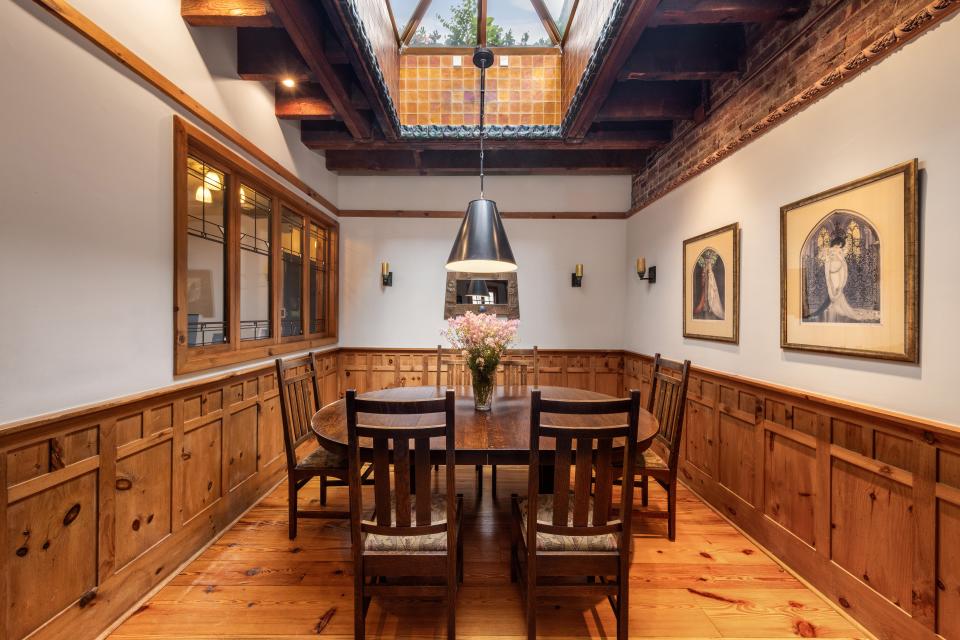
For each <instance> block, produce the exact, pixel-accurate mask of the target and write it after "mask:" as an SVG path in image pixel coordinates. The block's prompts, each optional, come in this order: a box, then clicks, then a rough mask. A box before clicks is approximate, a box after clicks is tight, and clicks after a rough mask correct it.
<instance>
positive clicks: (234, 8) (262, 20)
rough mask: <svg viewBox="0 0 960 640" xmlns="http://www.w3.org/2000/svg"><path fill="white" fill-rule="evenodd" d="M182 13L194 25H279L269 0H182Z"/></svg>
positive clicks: (188, 22) (185, 19)
mask: <svg viewBox="0 0 960 640" xmlns="http://www.w3.org/2000/svg"><path fill="white" fill-rule="evenodd" d="M180 15H181V16H182V17H183V19H184V21H185V22H186V23H187V24H189V25H190V26H192V27H277V26H280V24H279V22H278V20H277V17H276V16H275V15H274V14H273V11H272V10H271V9H270V3H269V2H267V0H180Z"/></svg>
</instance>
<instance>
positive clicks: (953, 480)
mask: <svg viewBox="0 0 960 640" xmlns="http://www.w3.org/2000/svg"><path fill="white" fill-rule="evenodd" d="M938 453H939V456H938V458H939V459H938V464H937V468H938V475H937V480H938V481H939V482H942V483H944V484H946V485H948V486H951V487H954V488H955V489H960V453H955V452H953V451H944V450H943V449H941V450H940V451H939V452H938Z"/></svg>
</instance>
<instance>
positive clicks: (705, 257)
mask: <svg viewBox="0 0 960 640" xmlns="http://www.w3.org/2000/svg"><path fill="white" fill-rule="evenodd" d="M724 272H725V268H724V264H723V258H721V257H720V255H719V254H718V253H717V252H716V250H714V249H712V248H707V249H704V250H703V252H702V253H701V254H700V255H699V256H698V257H697V262H696V264H695V265H694V267H693V300H694V307H693V317H694V319H696V320H723V318H724V308H723V300H724V298H723V293H724V288H725V284H724Z"/></svg>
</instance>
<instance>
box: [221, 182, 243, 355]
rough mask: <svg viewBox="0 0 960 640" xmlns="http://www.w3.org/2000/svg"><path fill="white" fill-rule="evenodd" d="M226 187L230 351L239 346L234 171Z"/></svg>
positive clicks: (237, 184)
mask: <svg viewBox="0 0 960 640" xmlns="http://www.w3.org/2000/svg"><path fill="white" fill-rule="evenodd" d="M226 182H227V185H226V188H227V214H226V221H227V234H226V236H227V237H226V238H225V241H226V243H227V265H226V267H227V269H226V271H227V282H226V285H225V286H226V298H227V301H226V303H227V341H228V342H229V343H230V351H236V350H237V349H239V348H240V207H239V206H238V202H239V199H240V198H239V193H240V180H239V178H238V176H237V174H236V173H232V172H231V173H228V174H226Z"/></svg>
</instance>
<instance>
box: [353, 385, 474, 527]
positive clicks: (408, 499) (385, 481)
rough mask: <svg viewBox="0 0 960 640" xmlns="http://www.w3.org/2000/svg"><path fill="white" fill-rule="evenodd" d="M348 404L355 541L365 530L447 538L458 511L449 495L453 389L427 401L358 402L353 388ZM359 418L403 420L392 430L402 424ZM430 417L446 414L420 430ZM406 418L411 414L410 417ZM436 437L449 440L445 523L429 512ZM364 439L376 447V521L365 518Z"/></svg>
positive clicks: (452, 471) (451, 458) (452, 454)
mask: <svg viewBox="0 0 960 640" xmlns="http://www.w3.org/2000/svg"><path fill="white" fill-rule="evenodd" d="M346 405H347V440H348V448H349V478H350V511H351V518H350V520H351V534H352V537H353V541H354V543H355V544H356V543H358V542H359V540H360V537H361V535H362V534H363V533H364V532H367V533H376V534H378V535H387V536H411V535H425V534H428V533H442V532H444V531H446V532H447V533H448V537H449V536H450V535H452V528H451V527H450V525H449V524H448V523H450V522H452V521H453V517H454V515H453V514H454V511H453V510H454V507H455V498H454V496H453V495H451V493H452V492H453V490H454V486H455V477H454V464H455V460H454V453H455V451H454V433H455V427H454V419H455V418H454V395H453V390H452V389H449V390H447V391H446V393H445V394H444V397H443V398H436V399H428V400H368V399H361V398H357V394H356V391H354V390H353V389H351V390H349V391H347V394H346ZM360 414H363V415H364V416H365V417H374V418H375V417H377V416H401V418H400V419H399V420H400V422H401V424H400V426H392V425H393V424H395V423H396V422H397V420H398V418H396V417H394V418H391V419H390V420H388V422H387V423H386V424H360V423H359V421H358V420H359V419H358V415H360ZM430 414H443V424H439V425H438V424H435V423H434V424H429V425H427V426H421V424H422V420H423V419H422V418H420V416H425V415H430ZM403 416H409V419H404V418H402V417H403ZM434 437H442V438H444V440H445V442H446V464H447V467H446V474H447V487H448V494H447V497H446V500H447V517H446V519H444V520H442V521H440V519H437V521H435V520H434V514H433V512H432V509H431V506H432V504H431V495H430V492H431V473H432V467H431V464H430V463H431V460H430V458H431V452H430V439H431V438H434ZM361 438H365V439H369V440H370V441H371V442H372V448H373V454H372V459H373V474H374V480H373V485H374V489H373V493H374V503H375V504H374V515H375V518H374V520H373V521H372V522H367V521H365V520H363V518H364V509H363V495H362V493H361V482H360V467H361V461H360V439H361ZM411 440H412V441H413V446H411V443H410V441H411ZM411 453H412V454H413V455H411ZM391 472H392V473H391ZM391 477H392V479H393V481H392V486H391ZM414 481H415V482H414Z"/></svg>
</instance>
